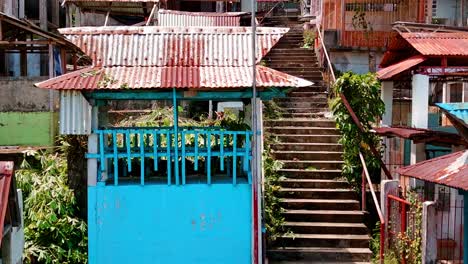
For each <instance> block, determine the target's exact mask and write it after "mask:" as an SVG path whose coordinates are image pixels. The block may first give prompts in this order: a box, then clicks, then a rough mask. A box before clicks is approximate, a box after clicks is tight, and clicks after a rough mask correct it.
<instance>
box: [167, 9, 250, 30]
mask: <svg viewBox="0 0 468 264" xmlns="http://www.w3.org/2000/svg"><path fill="white" fill-rule="evenodd" d="M246 15H248V13H246V12H227V13H213V12H185V11H176V10H165V9H161V10H159V15H158V25H159V26H165V27H166V26H178V27H220V26H221V27H238V26H240V25H241V18H242V17H243V16H246Z"/></svg>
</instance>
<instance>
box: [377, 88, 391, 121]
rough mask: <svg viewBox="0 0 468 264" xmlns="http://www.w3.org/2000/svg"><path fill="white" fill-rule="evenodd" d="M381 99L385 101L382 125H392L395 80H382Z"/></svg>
mask: <svg viewBox="0 0 468 264" xmlns="http://www.w3.org/2000/svg"><path fill="white" fill-rule="evenodd" d="M380 96H381V99H382V101H383V102H384V103H385V113H384V115H383V116H382V121H381V125H382V126H391V125H392V116H393V115H392V112H393V81H384V82H382V93H381V95H380Z"/></svg>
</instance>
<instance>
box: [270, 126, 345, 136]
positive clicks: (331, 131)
mask: <svg viewBox="0 0 468 264" xmlns="http://www.w3.org/2000/svg"><path fill="white" fill-rule="evenodd" d="M264 129H265V130H266V131H268V132H269V133H273V134H279V133H285V134H294V135H297V134H299V135H304V134H310V135H339V134H340V132H339V131H338V129H336V128H334V127H264Z"/></svg>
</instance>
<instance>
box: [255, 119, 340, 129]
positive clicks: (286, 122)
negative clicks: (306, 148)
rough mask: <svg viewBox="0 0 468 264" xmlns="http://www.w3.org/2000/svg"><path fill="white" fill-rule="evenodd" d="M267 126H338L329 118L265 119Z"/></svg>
mask: <svg viewBox="0 0 468 264" xmlns="http://www.w3.org/2000/svg"><path fill="white" fill-rule="evenodd" d="M264 123H265V126H278V127H281V126H295V127H303V126H312V127H336V124H335V121H333V120H327V119H277V120H266V121H264Z"/></svg>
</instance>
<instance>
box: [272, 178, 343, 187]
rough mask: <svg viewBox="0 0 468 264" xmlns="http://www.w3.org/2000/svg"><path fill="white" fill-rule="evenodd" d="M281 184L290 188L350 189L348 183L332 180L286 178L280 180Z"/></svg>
mask: <svg viewBox="0 0 468 264" xmlns="http://www.w3.org/2000/svg"><path fill="white" fill-rule="evenodd" d="M279 184H280V186H281V187H289V188H328V189H329V188H337V189H340V188H341V189H343V188H349V184H348V182H346V181H341V180H332V179H307V178H305V179H301V178H285V179H282V180H280V182H279Z"/></svg>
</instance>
